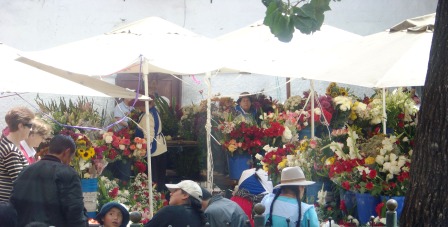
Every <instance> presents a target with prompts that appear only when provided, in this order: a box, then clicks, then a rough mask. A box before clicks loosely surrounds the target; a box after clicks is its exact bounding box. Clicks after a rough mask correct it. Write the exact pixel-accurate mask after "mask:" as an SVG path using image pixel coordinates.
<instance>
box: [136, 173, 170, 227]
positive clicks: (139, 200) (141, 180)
mask: <svg viewBox="0 0 448 227" xmlns="http://www.w3.org/2000/svg"><path fill="white" fill-rule="evenodd" d="M129 190H130V192H131V195H133V197H132V200H131V207H130V211H131V212H132V211H138V212H140V213H141V214H142V220H141V223H143V224H146V223H147V222H148V221H149V219H150V213H149V205H148V203H149V189H148V176H147V175H146V174H145V173H139V174H137V176H135V179H134V181H133V182H132V184H131V185H130V188H129ZM151 190H152V195H153V200H152V205H153V210H154V213H156V212H157V211H158V210H160V209H161V208H162V207H164V206H167V205H168V201H167V200H166V199H165V194H163V193H160V192H158V191H157V190H156V184H153V185H152V189H151Z"/></svg>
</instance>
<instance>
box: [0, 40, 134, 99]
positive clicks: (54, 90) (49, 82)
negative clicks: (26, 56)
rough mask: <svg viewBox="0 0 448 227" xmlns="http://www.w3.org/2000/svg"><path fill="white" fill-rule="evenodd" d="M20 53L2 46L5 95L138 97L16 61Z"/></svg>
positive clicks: (104, 84)
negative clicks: (10, 93) (42, 94)
mask: <svg viewBox="0 0 448 227" xmlns="http://www.w3.org/2000/svg"><path fill="white" fill-rule="evenodd" d="M18 53H20V51H19V50H16V49H14V48H12V47H9V46H7V45H5V44H1V43H0V62H1V63H0V65H1V67H0V70H1V77H2V79H1V83H0V91H2V92H36V93H51V94H61V95H84V96H100V97H109V96H110V97H123V98H134V97H135V93H134V92H131V91H128V90H126V89H124V88H122V87H118V86H115V85H113V84H110V83H107V82H105V81H101V80H98V79H94V78H91V77H88V78H85V79H78V80H67V79H64V78H61V77H58V76H56V75H54V74H51V73H47V72H45V71H42V70H39V69H36V68H34V67H31V66H29V65H26V64H23V63H20V62H17V61H15V59H16V58H18V57H19V55H18Z"/></svg>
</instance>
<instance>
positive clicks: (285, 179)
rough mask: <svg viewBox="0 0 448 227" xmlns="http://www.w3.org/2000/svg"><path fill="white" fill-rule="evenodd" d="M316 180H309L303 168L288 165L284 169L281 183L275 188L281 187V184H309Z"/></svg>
mask: <svg viewBox="0 0 448 227" xmlns="http://www.w3.org/2000/svg"><path fill="white" fill-rule="evenodd" d="M314 183H316V182H314V181H307V180H306V179H305V174H304V173H303V171H302V169H301V168H300V167H298V166H295V167H286V168H284V169H283V170H282V177H281V180H280V184H278V185H277V186H275V188H279V187H281V186H290V185H292V186H295V185H297V186H308V185H311V184H314Z"/></svg>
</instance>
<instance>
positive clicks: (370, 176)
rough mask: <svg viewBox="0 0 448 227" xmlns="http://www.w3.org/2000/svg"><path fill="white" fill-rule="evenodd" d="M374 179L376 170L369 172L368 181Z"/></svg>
mask: <svg viewBox="0 0 448 227" xmlns="http://www.w3.org/2000/svg"><path fill="white" fill-rule="evenodd" d="M375 177H376V170H374V169H372V170H370V173H369V178H370V179H373V178H375Z"/></svg>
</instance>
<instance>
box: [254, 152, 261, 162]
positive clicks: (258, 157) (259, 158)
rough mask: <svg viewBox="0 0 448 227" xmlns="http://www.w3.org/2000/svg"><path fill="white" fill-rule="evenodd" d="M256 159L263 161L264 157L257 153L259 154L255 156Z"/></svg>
mask: <svg viewBox="0 0 448 227" xmlns="http://www.w3.org/2000/svg"><path fill="white" fill-rule="evenodd" d="M255 158H256V159H258V160H262V159H263V155H261V154H259V153H257V154H256V155H255Z"/></svg>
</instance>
